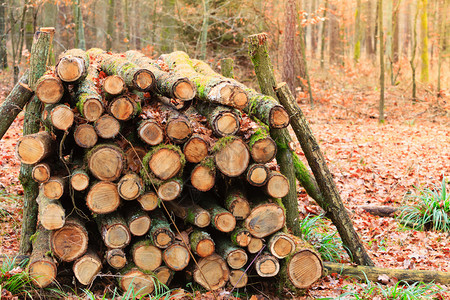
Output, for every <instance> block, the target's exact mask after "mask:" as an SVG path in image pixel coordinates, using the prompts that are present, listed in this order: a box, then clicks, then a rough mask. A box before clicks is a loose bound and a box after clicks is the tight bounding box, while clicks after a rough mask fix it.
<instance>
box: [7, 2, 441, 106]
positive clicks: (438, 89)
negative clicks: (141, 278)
mask: <svg viewBox="0 0 450 300" xmlns="http://www.w3.org/2000/svg"><path fill="white" fill-rule="evenodd" d="M448 5H449V2H448V1H447V0H445V1H444V3H443V4H440V9H439V24H440V25H439V57H438V75H437V76H438V78H437V96H438V97H443V94H442V93H441V67H442V61H443V60H444V52H445V50H446V47H447V40H446V39H447V36H446V35H447V34H448V33H446V31H445V30H446V28H445V27H446V26H447V25H446V24H448V21H447V20H448V16H447V13H446V11H448ZM0 115H1V113H0Z"/></svg>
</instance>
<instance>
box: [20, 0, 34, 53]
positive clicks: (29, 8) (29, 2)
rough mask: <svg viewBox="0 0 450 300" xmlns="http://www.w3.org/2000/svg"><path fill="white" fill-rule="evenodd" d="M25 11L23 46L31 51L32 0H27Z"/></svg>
mask: <svg viewBox="0 0 450 300" xmlns="http://www.w3.org/2000/svg"><path fill="white" fill-rule="evenodd" d="M25 5H26V6H27V11H26V14H25V47H26V48H27V50H28V51H29V52H31V47H32V44H33V36H34V31H35V29H36V28H35V27H34V9H35V6H34V3H33V0H27V1H26V4H25ZM19 55H21V54H19Z"/></svg>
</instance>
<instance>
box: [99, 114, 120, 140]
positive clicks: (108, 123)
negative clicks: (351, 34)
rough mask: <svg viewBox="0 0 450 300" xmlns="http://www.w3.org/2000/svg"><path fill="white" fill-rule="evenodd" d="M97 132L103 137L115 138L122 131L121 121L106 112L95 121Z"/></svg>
mask: <svg viewBox="0 0 450 300" xmlns="http://www.w3.org/2000/svg"><path fill="white" fill-rule="evenodd" d="M94 128H95V132H97V134H98V136H99V137H101V138H103V139H112V138H115V137H116V136H117V135H118V134H119V132H120V123H119V121H117V120H116V119H115V118H114V117H113V116H111V115H108V114H104V115H103V116H101V117H100V118H98V120H97V121H95V123H94Z"/></svg>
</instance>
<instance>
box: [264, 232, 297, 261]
mask: <svg viewBox="0 0 450 300" xmlns="http://www.w3.org/2000/svg"><path fill="white" fill-rule="evenodd" d="M295 247H296V246H295V242H294V240H293V239H292V238H291V235H289V234H285V233H283V232H277V233H275V234H274V235H272V236H271V237H270V238H269V241H268V242H267V248H268V250H269V251H270V253H271V254H272V255H273V256H275V257H276V258H278V259H283V258H285V257H286V256H288V255H289V254H291V253H292V252H294V250H295Z"/></svg>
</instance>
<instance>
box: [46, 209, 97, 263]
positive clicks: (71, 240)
mask: <svg viewBox="0 0 450 300" xmlns="http://www.w3.org/2000/svg"><path fill="white" fill-rule="evenodd" d="M50 244H51V248H52V252H53V255H55V256H56V257H57V258H59V259H60V260H62V261H69V262H70V261H74V260H75V259H77V258H79V257H81V256H82V255H83V254H84V253H86V251H87V248H88V233H87V231H86V228H85V227H84V224H83V222H82V221H81V220H80V219H78V218H75V217H69V218H67V219H66V222H65V224H64V226H63V227H61V228H60V229H58V230H54V231H52V236H51V239H50Z"/></svg>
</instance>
